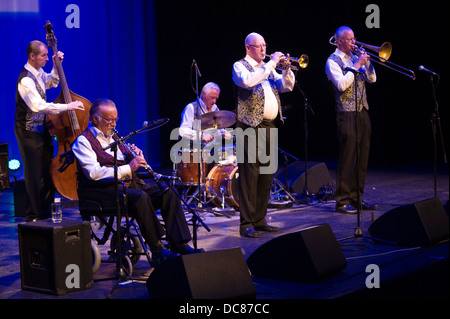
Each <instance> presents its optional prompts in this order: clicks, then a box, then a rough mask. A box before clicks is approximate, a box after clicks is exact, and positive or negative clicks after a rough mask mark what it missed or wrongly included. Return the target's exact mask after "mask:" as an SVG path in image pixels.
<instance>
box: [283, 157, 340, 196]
mask: <svg viewBox="0 0 450 319" xmlns="http://www.w3.org/2000/svg"><path fill="white" fill-rule="evenodd" d="M307 164H308V191H309V193H311V194H317V193H318V192H319V190H320V187H321V186H322V185H328V184H329V185H331V186H333V187H335V182H334V180H333V179H332V178H331V175H330V172H329V171H328V168H327V166H326V164H325V163H319V162H308V163H307ZM275 177H276V178H277V179H278V180H279V181H280V182H281V183H283V184H284V185H285V186H288V187H289V188H288V189H289V190H290V191H292V192H293V193H297V194H302V193H303V190H304V189H305V187H306V175H305V161H296V162H293V163H291V164H289V165H288V166H287V184H286V170H285V169H284V168H283V167H280V169H279V170H278V171H277V172H276V173H275Z"/></svg>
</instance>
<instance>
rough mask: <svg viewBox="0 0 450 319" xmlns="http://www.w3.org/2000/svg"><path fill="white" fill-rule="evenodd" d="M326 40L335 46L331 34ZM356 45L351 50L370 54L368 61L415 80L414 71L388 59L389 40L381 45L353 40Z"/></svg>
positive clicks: (389, 52)
mask: <svg viewBox="0 0 450 319" xmlns="http://www.w3.org/2000/svg"><path fill="white" fill-rule="evenodd" d="M328 42H329V43H330V44H331V45H335V46H337V43H336V38H335V36H334V35H333V36H332V37H331V38H330V40H328ZM355 43H356V45H354V46H353V51H354V52H355V53H358V52H360V51H364V52H366V53H367V54H368V55H370V56H371V58H369V59H370V61H372V62H375V63H378V64H380V65H382V66H385V67H387V68H388V69H391V70H393V71H396V72H398V73H401V74H403V75H406V76H408V77H410V78H411V79H413V80H415V79H416V74H415V73H414V71H413V70H410V69H407V68H405V67H403V66H401V65H398V64H395V63H394V62H391V61H388V59H389V58H390V56H391V53H392V45H391V44H390V43H389V42H384V43H383V44H382V45H381V46H379V47H377V46H375V45H370V44H366V43H362V42H358V41H355ZM365 49H368V50H371V51H374V52H376V53H377V54H373V53H370V52H368V51H366V50H365ZM372 57H373V58H378V59H379V60H376V59H373V58H372Z"/></svg>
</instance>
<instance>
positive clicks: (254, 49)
mask: <svg viewBox="0 0 450 319" xmlns="http://www.w3.org/2000/svg"><path fill="white" fill-rule="evenodd" d="M266 48H267V45H266V42H265V40H264V38H263V37H262V36H261V35H260V34H258V33H250V34H249V35H248V36H247V37H246V39H245V50H246V56H245V58H243V59H241V60H239V61H237V62H235V63H234V65H233V71H232V75H233V81H234V83H235V85H236V88H237V110H236V120H237V123H236V127H237V128H241V129H242V130H243V131H245V130H246V129H247V128H253V129H255V131H256V136H260V133H261V135H263V136H265V137H266V139H267V141H266V143H261V142H262V141H260V140H258V143H257V148H258V150H257V153H258V152H259V151H260V150H261V149H264V150H266V151H267V149H268V147H270V145H269V144H270V143H269V142H268V141H269V139H270V136H269V134H270V128H275V124H274V120H275V118H276V117H277V116H278V115H279V116H280V117H282V114H281V104H280V97H279V93H281V92H289V91H292V90H293V88H294V84H295V76H294V73H293V72H292V71H291V70H290V69H289V68H285V69H284V70H282V74H279V73H278V72H276V71H275V68H276V67H277V64H278V63H279V62H280V61H282V60H283V59H285V58H286V57H285V56H284V54H283V53H281V52H275V53H274V54H272V55H271V56H270V57H271V59H270V61H268V62H267V63H264V62H263V60H264V59H265V58H266ZM260 131H262V132H260ZM264 133H265V134H264ZM248 144H249V143H246V144H244V147H243V148H244V150H243V154H244V161H243V162H242V163H238V166H239V192H240V196H239V201H240V203H239V210H240V234H241V235H242V236H245V237H250V238H256V237H259V233H258V231H269V232H274V231H278V227H275V226H272V225H269V224H267V221H266V218H265V217H266V214H267V205H268V202H269V197H270V188H271V185H272V174H267V173H266V174H263V173H260V168H261V167H262V166H264V164H263V163H261V162H260V161H259V158H256V163H252V162H251V161H249V160H247V159H248V154H249V149H250V147H252V146H250V145H248ZM264 147H265V148H264ZM269 151H270V152H276V150H273V149H269ZM270 154H272V153H270Z"/></svg>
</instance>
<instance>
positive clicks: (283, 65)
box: [265, 54, 309, 71]
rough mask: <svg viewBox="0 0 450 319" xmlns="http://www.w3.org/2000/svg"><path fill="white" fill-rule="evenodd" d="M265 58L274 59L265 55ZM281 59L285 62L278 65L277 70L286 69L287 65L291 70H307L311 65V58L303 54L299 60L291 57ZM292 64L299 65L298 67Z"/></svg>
mask: <svg viewBox="0 0 450 319" xmlns="http://www.w3.org/2000/svg"><path fill="white" fill-rule="evenodd" d="M265 57H266V58H272V55H269V54H265ZM281 59H282V60H283V61H282V62H279V63H278V64H277V67H276V69H277V70H280V69H283V68H286V65H287V66H288V67H289V68H290V69H291V70H293V71H298V70H299V69H300V68H302V69H304V68H306V67H307V66H308V64H309V57H308V55H306V54H302V56H300V57H299V58H294V57H291V56H283V57H282V58H281ZM292 63H296V64H298V67H297V66H296V65H292Z"/></svg>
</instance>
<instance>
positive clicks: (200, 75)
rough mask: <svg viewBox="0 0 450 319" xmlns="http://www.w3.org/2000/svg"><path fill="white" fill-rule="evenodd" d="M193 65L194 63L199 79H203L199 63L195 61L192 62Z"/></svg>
mask: <svg viewBox="0 0 450 319" xmlns="http://www.w3.org/2000/svg"><path fill="white" fill-rule="evenodd" d="M192 63H194V66H195V69H196V70H197V74H198V76H199V77H202V74H201V73H200V69H199V68H198V65H197V62H195V59H194V60H192Z"/></svg>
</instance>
